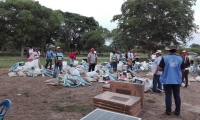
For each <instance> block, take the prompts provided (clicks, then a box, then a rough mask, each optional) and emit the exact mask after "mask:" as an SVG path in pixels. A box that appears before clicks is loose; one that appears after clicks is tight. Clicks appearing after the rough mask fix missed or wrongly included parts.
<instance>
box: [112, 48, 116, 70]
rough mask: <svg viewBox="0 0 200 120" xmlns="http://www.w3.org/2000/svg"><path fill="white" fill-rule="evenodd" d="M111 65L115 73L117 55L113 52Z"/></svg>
mask: <svg viewBox="0 0 200 120" xmlns="http://www.w3.org/2000/svg"><path fill="white" fill-rule="evenodd" d="M111 64H112V68H113V71H114V72H116V71H117V55H116V54H115V51H113V55H112V63H111Z"/></svg>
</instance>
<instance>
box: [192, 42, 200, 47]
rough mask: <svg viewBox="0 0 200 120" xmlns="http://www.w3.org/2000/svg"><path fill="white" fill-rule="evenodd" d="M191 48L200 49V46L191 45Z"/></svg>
mask: <svg viewBox="0 0 200 120" xmlns="http://www.w3.org/2000/svg"><path fill="white" fill-rule="evenodd" d="M190 47H191V48H200V45H199V44H195V43H193V44H192V45H190Z"/></svg>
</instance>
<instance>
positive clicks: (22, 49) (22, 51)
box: [21, 44, 24, 57]
mask: <svg viewBox="0 0 200 120" xmlns="http://www.w3.org/2000/svg"><path fill="white" fill-rule="evenodd" d="M23 56H24V45H23V44H22V46H21V57H23Z"/></svg>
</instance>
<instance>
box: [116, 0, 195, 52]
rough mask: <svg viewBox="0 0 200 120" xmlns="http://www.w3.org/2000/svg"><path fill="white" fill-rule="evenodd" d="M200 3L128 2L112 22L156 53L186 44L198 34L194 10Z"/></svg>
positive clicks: (185, 0)
mask: <svg viewBox="0 0 200 120" xmlns="http://www.w3.org/2000/svg"><path fill="white" fill-rule="evenodd" d="M195 2H196V0H170V1H169V0H127V1H125V2H124V3H123V5H122V7H121V12H122V13H121V14H119V15H115V16H114V17H113V19H112V21H118V27H119V29H120V30H121V32H122V33H123V34H124V36H127V37H129V38H132V40H134V41H135V42H134V43H135V45H137V46H140V47H142V48H143V49H145V50H146V51H149V52H152V51H155V50H156V49H160V48H161V47H163V46H166V45H169V44H170V43H172V42H173V43H174V44H179V43H180V42H183V43H186V42H187V41H188V40H191V39H192V34H193V33H194V32H197V29H198V26H197V25H196V24H195V23H193V21H194V16H193V14H194V11H193V10H192V6H193V5H195Z"/></svg>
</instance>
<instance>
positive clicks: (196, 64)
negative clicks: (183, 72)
mask: <svg viewBox="0 0 200 120" xmlns="http://www.w3.org/2000/svg"><path fill="white" fill-rule="evenodd" d="M197 67H198V63H194V64H193V71H194V72H197V69H198V68H197Z"/></svg>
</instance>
